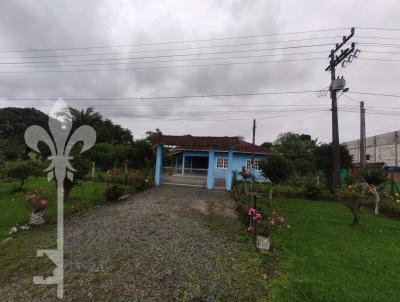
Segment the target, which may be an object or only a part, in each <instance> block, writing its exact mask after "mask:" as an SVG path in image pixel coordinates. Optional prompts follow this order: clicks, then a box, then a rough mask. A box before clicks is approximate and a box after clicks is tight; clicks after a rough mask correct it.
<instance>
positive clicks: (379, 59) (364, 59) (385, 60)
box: [358, 58, 400, 62]
mask: <svg viewBox="0 0 400 302" xmlns="http://www.w3.org/2000/svg"><path fill="white" fill-rule="evenodd" d="M358 59H359V60H362V61H377V62H399V61H400V59H383V58H358Z"/></svg>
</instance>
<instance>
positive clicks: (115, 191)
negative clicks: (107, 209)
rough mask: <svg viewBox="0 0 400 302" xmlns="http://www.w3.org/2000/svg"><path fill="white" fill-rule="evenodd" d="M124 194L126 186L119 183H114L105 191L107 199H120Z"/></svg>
mask: <svg viewBox="0 0 400 302" xmlns="http://www.w3.org/2000/svg"><path fill="white" fill-rule="evenodd" d="M122 194H124V188H122V187H121V186H118V185H113V186H111V187H109V188H108V189H107V190H106V191H105V192H104V197H105V198H106V201H115V200H118V198H120V197H121V196H122Z"/></svg>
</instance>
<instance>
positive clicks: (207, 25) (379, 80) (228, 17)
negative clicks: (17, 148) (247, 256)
mask: <svg viewBox="0 0 400 302" xmlns="http://www.w3.org/2000/svg"><path fill="white" fill-rule="evenodd" d="M161 3H162V4H161ZM364 6H365V7H367V6H368V9H363V7H364ZM371 12H374V14H373V15H372V14H371ZM399 13H400V11H399V6H398V4H397V2H396V1H394V0H393V1H385V2H384V3H377V2H375V1H336V2H335V3H323V4H322V3H321V2H320V1H315V0H312V1H311V0H310V1H301V3H300V2H299V1H190V2H188V1H163V2H156V1H122V0H121V1H111V0H110V1H94V0H88V1H80V2H79V6H78V5H76V2H73V1H66V0H65V1H57V2H55V1H50V0H42V1H32V2H30V1H29V2H28V1H22V0H17V1H10V0H6V1H1V3H0V16H1V18H0V62H2V65H1V66H0V98H3V99H2V101H0V105H1V107H9V106H13V107H35V108H37V109H39V110H42V111H44V112H46V113H49V111H50V108H51V104H52V103H53V102H55V101H56V100H57V98H58V97H62V98H64V99H65V100H66V102H67V103H68V104H69V105H71V106H79V108H84V107H85V106H93V107H94V108H95V109H96V111H99V112H101V113H102V114H103V115H104V116H105V117H106V118H109V119H111V120H113V121H114V122H116V123H118V124H121V125H122V126H123V127H126V128H129V129H130V130H131V131H132V133H133V135H134V137H135V138H141V137H143V136H144V134H145V132H146V131H149V130H150V131H151V130H155V129H156V128H159V129H161V131H162V132H163V133H165V134H176V135H181V134H192V135H212V136H234V135H239V136H243V137H245V139H246V140H250V138H251V127H252V120H253V118H256V119H257V138H256V142H257V143H262V142H264V141H273V140H274V139H275V138H276V137H277V135H279V133H282V132H286V131H293V132H297V133H307V134H310V135H312V137H314V138H315V137H316V138H318V139H319V141H323V142H329V141H330V140H331V116H330V111H329V107H330V98H329V94H326V93H325V94H322V95H321V94H320V93H316V92H310V91H316V90H321V89H327V87H328V86H329V84H330V75H329V73H328V72H326V71H324V69H325V67H326V66H327V65H328V54H329V50H330V49H331V48H332V47H333V46H334V44H335V43H337V42H340V40H341V38H340V37H341V36H343V35H348V34H349V32H350V30H349V28H350V27H351V26H355V27H356V34H355V37H354V38H353V40H352V41H354V42H358V43H359V44H357V48H358V49H360V50H361V54H360V56H359V59H354V60H353V62H352V63H351V64H349V65H348V66H346V68H342V67H339V68H338V69H337V75H340V76H342V75H343V76H344V77H345V79H346V81H347V86H348V87H349V89H350V92H349V94H348V95H346V94H345V95H343V96H342V97H340V99H339V102H338V103H339V109H341V110H342V111H340V112H339V127H340V128H339V131H340V140H341V141H342V142H343V141H349V140H354V139H357V138H358V137H359V123H360V122H359V114H358V102H359V101H361V100H363V101H365V103H366V107H367V113H368V114H367V117H366V122H367V127H366V128H367V136H371V135H377V134H380V133H384V132H390V131H394V130H398V126H397V124H396V122H397V121H398V115H397V116H396V115H389V113H390V112H389V111H393V112H395V113H397V112H396V109H397V107H400V105H398V102H399V99H398V98H389V97H381V96H372V95H358V94H356V93H354V92H373V93H374V92H375V93H381V94H396V93H397V94H399V93H400V89H399V88H398V87H399V84H400V78H399V77H398V75H399V68H398V66H399V64H400V62H397V61H384V60H388V59H389V60H397V59H400V56H399V55H398V53H396V48H398V47H400V45H397V44H396V39H398V40H400V30H376V29H371V28H384V29H396V28H398V27H400V26H398V21H397V19H398V14H399ZM326 29H335V30H329V31H325V30H326ZM322 30H324V31H322ZM294 32H296V33H294ZM299 32H304V33H299ZM276 33H285V34H282V35H270V34H276ZM250 36H251V37H250ZM232 37H235V38H234V39H227V38H232ZM238 37H242V38H238ZM243 37H246V38H243ZM386 38H391V39H386ZM294 40H297V41H294ZM299 40H301V41H299ZM183 41H192V42H185V43H183ZM172 42H176V43H172ZM370 43H379V44H378V45H374V44H370ZM384 43H386V44H389V43H391V44H392V45H382V44H384ZM139 44H140V45H139ZM238 44H239V45H238ZM311 44H318V45H319V46H312V47H310V45H311ZM133 45H134V46H133ZM299 46H306V47H299ZM287 47H289V48H287ZM271 48H272V49H271ZM282 48H286V49H282ZM388 52H389V54H388ZM199 53H200V54H199ZM189 54H190V55H189ZM399 54H400V53H399ZM300 59H302V60H300ZM303 59H306V60H303ZM367 59H379V60H378V61H373V60H367ZM270 61H278V62H270ZM282 61H285V62H282ZM39 62H40V63H39ZM134 62H135V63H134ZM139 62H142V63H139ZM250 62H251V63H250ZM4 63H7V64H4ZM10 63H12V64H10ZM32 65H34V66H33V67H32ZM68 65H75V66H68ZM199 65H205V66H199ZM29 66H30V67H29ZM178 66H180V67H178ZM185 66H186V67H185ZM76 69H79V70H81V71H73V70H76ZM82 70H84V71H82ZM89 70H90V71H89ZM302 91H308V92H305V93H287V94H261V93H263V92H302ZM220 94H224V95H226V94H228V95H232V94H258V95H253V96H250V95H246V96H244V95H241V96H224V97H207V98H206V97H204V98H177V99H171V98H165V99H158V98H157V97H160V96H191V95H192V96H193V95H197V96H200V95H203V96H207V95H220ZM140 97H143V99H142V100H140V99H126V98H140ZM121 98H122V99H121ZM11 99H24V100H11ZM35 99H36V100H35ZM45 99H47V100H45ZM71 99H81V100H71ZM82 99H86V100H82ZM87 99H90V100H87ZM109 99H110V100H109ZM117 99H119V100H117ZM52 100H53V101H52ZM385 108H386V110H387V112H386V113H385V114H384V113H383V112H378V114H372V113H376V112H374V110H377V109H379V110H383V109H385ZM392 108H396V109H392ZM398 109H399V110H400V108H398ZM343 110H344V111H343ZM224 111H225V112H224ZM349 111H354V112H349ZM386 114H387V115H386ZM399 114H400V113H399Z"/></svg>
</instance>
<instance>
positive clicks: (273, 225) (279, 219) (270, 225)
mask: <svg viewBox="0 0 400 302" xmlns="http://www.w3.org/2000/svg"><path fill="white" fill-rule="evenodd" d="M283 228H287V229H290V228H291V226H290V224H287V223H286V218H285V217H283V216H282V215H279V214H278V212H277V211H275V210H272V211H271V214H270V215H268V216H266V217H265V218H264V223H262V228H261V231H260V232H258V234H257V248H258V250H259V251H260V252H261V253H267V252H268V251H270V250H271V237H272V235H273V234H274V233H276V232H279V231H280V230H281V229H283Z"/></svg>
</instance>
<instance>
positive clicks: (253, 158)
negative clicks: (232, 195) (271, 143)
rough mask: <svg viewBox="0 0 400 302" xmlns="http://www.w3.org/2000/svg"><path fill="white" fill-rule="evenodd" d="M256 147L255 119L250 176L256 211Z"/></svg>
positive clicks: (254, 123)
mask: <svg viewBox="0 0 400 302" xmlns="http://www.w3.org/2000/svg"><path fill="white" fill-rule="evenodd" d="M255 145H256V119H253V145H252V150H251V170H250V174H252V176H253V177H252V178H253V179H252V190H251V191H252V194H251V198H252V204H253V208H254V209H256V208H257V202H256V195H255V193H256V190H255V184H254V179H255V178H254V175H253V173H254V171H255V150H254V149H255Z"/></svg>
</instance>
